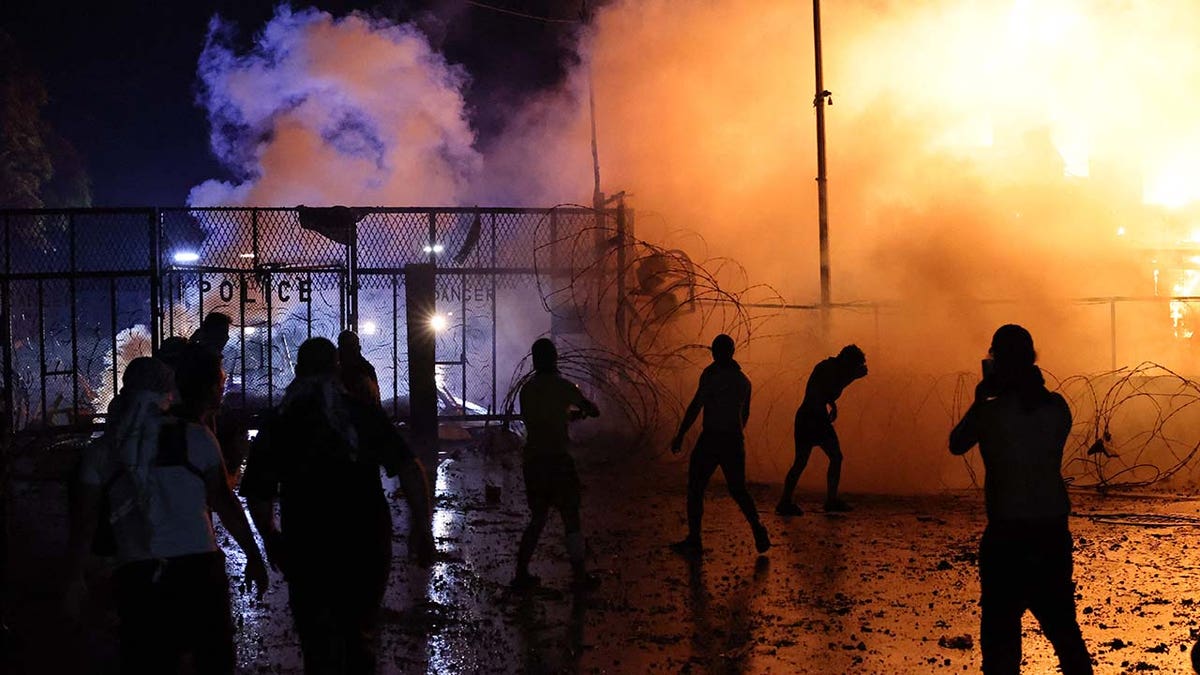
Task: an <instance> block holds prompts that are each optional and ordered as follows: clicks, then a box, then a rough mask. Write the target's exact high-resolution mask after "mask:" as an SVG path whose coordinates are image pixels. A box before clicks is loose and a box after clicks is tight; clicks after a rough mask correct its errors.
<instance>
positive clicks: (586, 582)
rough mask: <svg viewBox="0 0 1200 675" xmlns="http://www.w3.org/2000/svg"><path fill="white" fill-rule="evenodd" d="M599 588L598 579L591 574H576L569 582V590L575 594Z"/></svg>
mask: <svg viewBox="0 0 1200 675" xmlns="http://www.w3.org/2000/svg"><path fill="white" fill-rule="evenodd" d="M597 588H600V577H598V576H596V575H595V574H592V573H591V572H583V573H580V574H576V575H575V576H574V578H573V579H572V580H571V590H573V591H575V592H576V593H589V592H591V591H594V590H596V589H597Z"/></svg>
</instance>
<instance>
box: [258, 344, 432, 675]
mask: <svg viewBox="0 0 1200 675" xmlns="http://www.w3.org/2000/svg"><path fill="white" fill-rule="evenodd" d="M381 467H382V468H383V469H384V470H386V471H387V473H388V475H389V476H398V477H399V479H400V485H401V489H402V491H403V493H404V496H405V499H406V501H407V504H408V507H409V510H410V513H409V524H410V531H409V539H408V545H409V554H410V555H411V556H413V557H415V558H416V559H417V561H418V563H419V564H420V565H421V566H423V567H428V566H429V565H431V564H432V562H433V553H434V546H433V534H432V530H431V518H430V502H429V492H428V485H427V482H426V479H425V472H424V469H423V468H422V467H421V464H420V463H419V462H418V461H417V460H416V458H415V457H414V456H413V454H412V453H411V452H410V451H409V448H408V445H407V444H406V443H405V442H404V440H403V439H402V438H401V437H400V435H399V434H398V433H397V432H396V429H395V427H394V426H393V425H392V422H391V420H390V419H388V417H387V415H386V414H385V413H384V412H383V409H382V408H381V407H380V406H378V405H372V404H368V403H365V402H363V401H360V400H358V399H357V398H355V397H353V396H350V395H349V394H348V393H347V392H346V391H345V389H344V388H343V387H342V385H341V383H340V382H339V380H338V358H337V348H336V347H334V345H333V343H332V342H330V341H329V340H327V339H325V338H310V339H308V340H306V341H304V343H303V344H301V345H300V348H299V350H298V352H297V355H296V377H295V379H294V380H292V382H291V384H289V385H288V387H287V391H286V392H285V393H284V396H283V400H282V402H281V403H280V405H279V407H278V409H277V410H275V411H274V412H273V413H272V414H271V415H270V416H269V417H268V419H267V420H266V423H265V424H264V425H263V428H262V429H261V430H260V432H259V434H258V437H257V438H256V439H255V441H254V444H253V445H252V446H251V449H250V456H249V459H248V460H247V462H246V471H245V475H244V476H243V477H242V484H241V492H242V495H243V496H244V497H245V498H246V501H247V504H248V505H249V507H250V514H251V516H252V517H253V519H254V523H255V525H256V526H257V527H258V531H259V533H260V534H261V535H262V537H263V542H264V543H265V544H266V548H267V557H268V559H269V561H270V563H271V565H272V567H275V568H276V569H279V570H281V571H282V572H283V574H284V577H285V579H286V580H287V584H288V596H289V597H288V600H289V604H290V606H291V611H292V619H293V620H294V622H295V624H296V631H297V633H298V634H299V637H300V649H301V653H302V654H303V657H304V669H305V672H309V673H341V672H352V673H359V672H374V668H375V662H376V654H375V630H376V626H377V625H378V620H379V611H380V605H381V603H382V600H383V595H384V592H385V591H386V589H387V583H388V576H389V573H390V571H391V560H392V515H391V508H390V507H389V505H388V502H387V498H386V497H385V495H384V490H383V484H382V481H381V480H380V475H379V474H380V471H379V470H380V468H381ZM276 502H278V504H279V520H278V521H277V520H276V518H275V504H276Z"/></svg>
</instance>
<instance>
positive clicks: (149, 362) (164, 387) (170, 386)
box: [121, 356, 175, 394]
mask: <svg viewBox="0 0 1200 675" xmlns="http://www.w3.org/2000/svg"><path fill="white" fill-rule="evenodd" d="M174 389H175V373H173V372H171V368H170V367H169V366H167V364H165V363H163V362H162V361H159V360H158V359H155V358H151V357H149V356H139V357H138V358H136V359H134V360H132V361H130V362H129V365H127V366H125V373H124V374H122V375H121V393H125V392H130V393H132V392H138V391H144V392H152V393H155V394H169V393H171V392H172V391H173V390H174Z"/></svg>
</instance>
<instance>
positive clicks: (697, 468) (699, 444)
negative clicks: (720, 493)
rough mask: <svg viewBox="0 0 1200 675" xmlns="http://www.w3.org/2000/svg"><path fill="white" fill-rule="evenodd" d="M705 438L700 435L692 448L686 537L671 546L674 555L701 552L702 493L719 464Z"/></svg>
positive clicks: (715, 454) (709, 443) (689, 467)
mask: <svg viewBox="0 0 1200 675" xmlns="http://www.w3.org/2000/svg"><path fill="white" fill-rule="evenodd" d="M705 436H706V434H704V433H701V434H700V439H699V440H697V441H696V447H694V448H692V458H691V460H690V461H689V462H688V486H687V521H688V536H687V538H686V539H684V540H683V541H678V542H675V543H674V544H671V548H672V549H673V550H674V551H675V552H676V553H684V554H688V555H699V554H700V553H701V552H702V551H703V548H702V547H701V545H700V520H701V519H702V518H703V517H704V491H705V489H707V488H708V481H709V479H710V478H712V475H713V472H714V471H716V470H717V466H718V465H719V464H720V459H719V457H718V455H717V453H716V452H715V451H714V450H715V449H714V448H712V447H710V446H711V445H712V444H711V442H710V439H708V438H706V437H705Z"/></svg>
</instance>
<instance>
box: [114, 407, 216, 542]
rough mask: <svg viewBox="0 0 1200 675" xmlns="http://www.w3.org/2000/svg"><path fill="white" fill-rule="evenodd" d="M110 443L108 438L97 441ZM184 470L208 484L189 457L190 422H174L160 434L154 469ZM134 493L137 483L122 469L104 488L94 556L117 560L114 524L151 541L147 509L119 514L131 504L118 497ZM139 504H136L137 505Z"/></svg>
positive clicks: (116, 472) (202, 473)
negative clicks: (122, 505) (119, 509)
mask: <svg viewBox="0 0 1200 675" xmlns="http://www.w3.org/2000/svg"><path fill="white" fill-rule="evenodd" d="M95 442H97V443H103V442H106V439H105V438H100V439H99V440H97V441H95ZM170 466H180V467H183V468H185V469H187V470H188V472H190V473H191V474H192V475H194V476H195V477H196V478H197V479H198V480H200V481H201V482H204V472H203V471H201V470H200V469H199V468H197V467H196V466H195V465H194V464H192V463H191V461H189V460H188V455H187V422H185V421H183V420H173V421H170V422H164V423H163V425H162V427H161V429H160V430H159V434H158V451H157V452H156V454H155V458H154V468H160V467H170ZM132 489H134V487H133V479H132V476H131V475H130V474H129V472H128V470H126V469H125V468H124V467H121V466H118V467H117V468H116V469H115V470H114V471H113V473H112V474H111V475H110V476H109V477H108V478H107V479H105V480H104V482H103V484H102V485H101V486H100V504H99V507H98V519H99V522H98V523H97V525H96V534H95V536H94V537H93V538H92V553H94V554H96V555H98V556H115V555H116V554H117V538H116V530H115V528H114V524H115V523H117V522H120V523H121V526H122V527H123V528H125V529H127V530H131V531H133V532H135V533H136V534H135V536H137V537H139V538H141V539H142V540H143V541H145V542H147V543H148V542H149V540H150V534H151V532H150V514H148V513H146V510H145V509H142V508H138V507H136V506H133V507H130V508H126V509H125V511H124V512H120V513H118V512H115V510H114V508H113V506H114V503H129V500H116V499H114V498H113V496H114V495H116V494H121V493H122V492H125V493H128V492H129V491H130V490H132ZM133 503H136V500H135V501H134V502H133Z"/></svg>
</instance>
